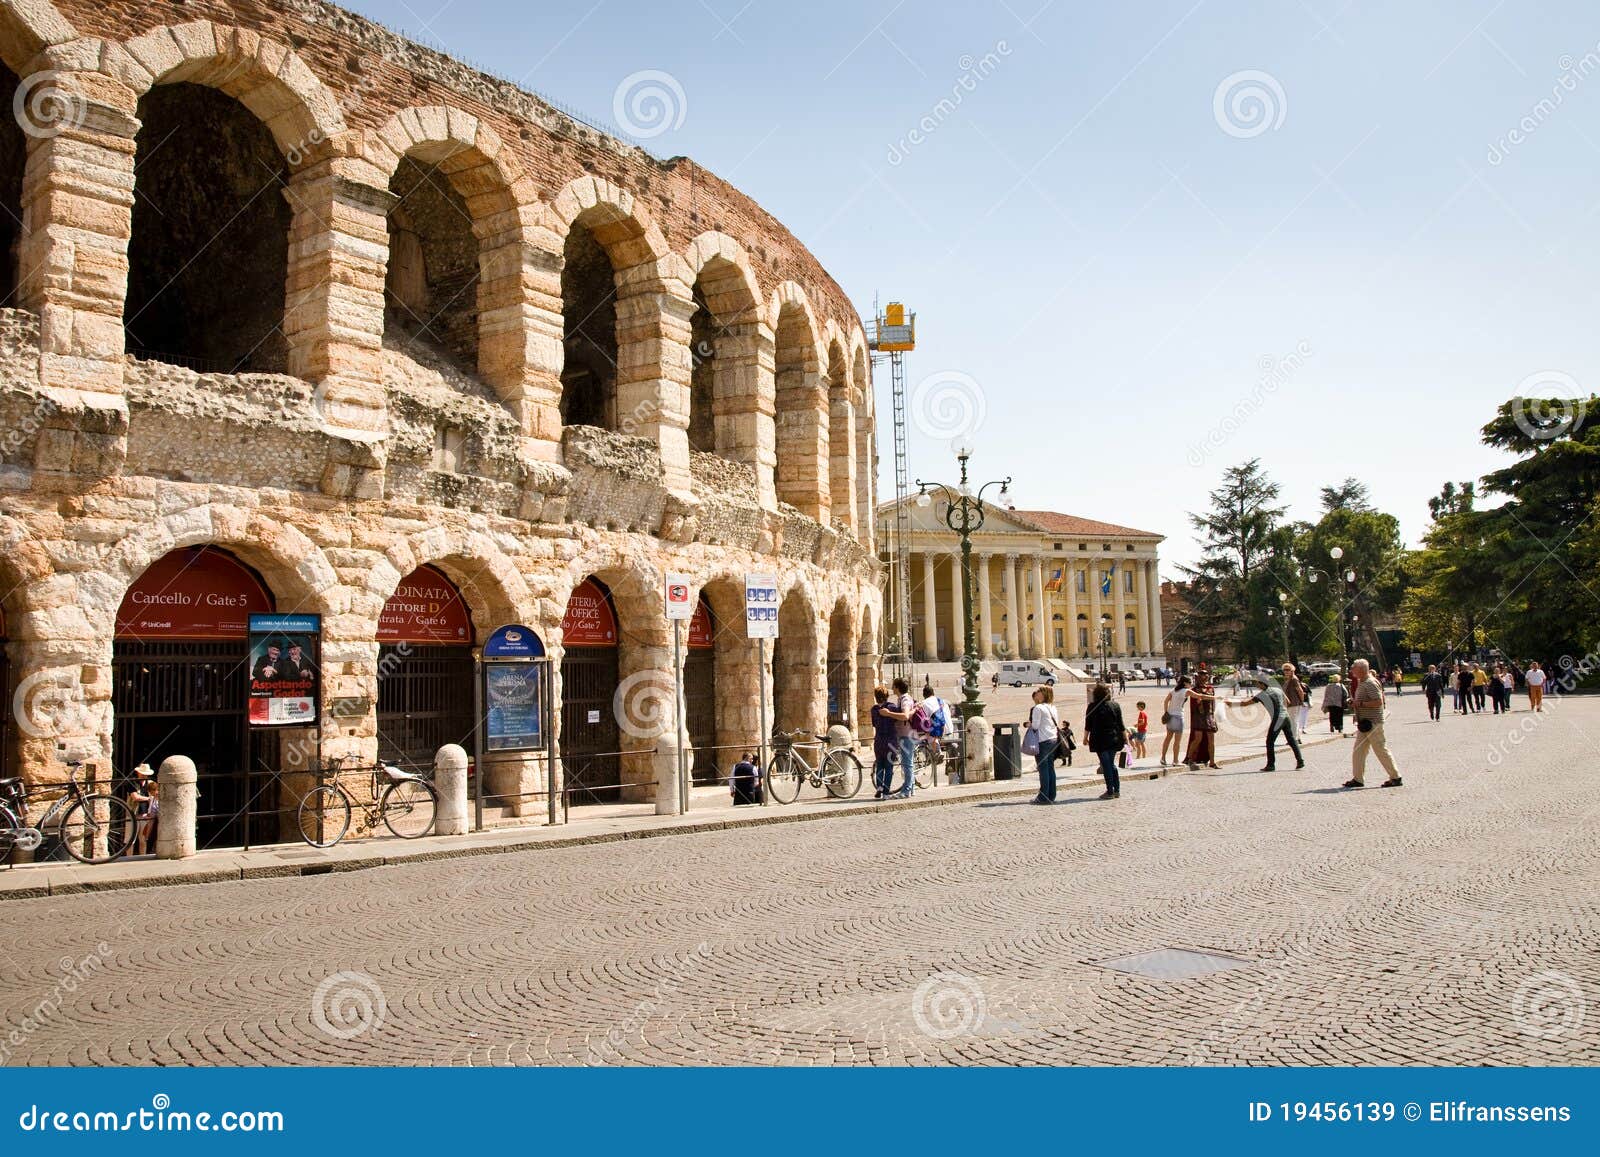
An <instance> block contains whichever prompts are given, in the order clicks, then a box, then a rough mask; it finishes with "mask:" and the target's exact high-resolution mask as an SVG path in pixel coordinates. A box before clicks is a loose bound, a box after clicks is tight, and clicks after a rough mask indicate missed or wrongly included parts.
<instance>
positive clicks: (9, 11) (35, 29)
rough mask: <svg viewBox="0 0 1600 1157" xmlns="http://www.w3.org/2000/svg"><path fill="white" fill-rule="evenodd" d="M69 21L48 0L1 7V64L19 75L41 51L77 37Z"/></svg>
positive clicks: (6, 4) (34, 0) (12, 3)
mask: <svg viewBox="0 0 1600 1157" xmlns="http://www.w3.org/2000/svg"><path fill="white" fill-rule="evenodd" d="M77 35H78V33H77V30H76V29H74V28H73V27H72V22H71V21H69V20H68V19H67V18H66V17H65V16H63V15H61V12H60V11H59V10H58V9H57V8H56V6H55V5H54V4H52V3H50V0H30V2H29V3H22V4H19V3H15V2H14V0H13V2H10V3H4V4H0V61H3V62H4V63H5V65H6V67H7V68H9V69H11V71H12V72H15V73H19V74H20V73H21V72H23V70H24V69H25V68H26V67H27V64H28V62H29V61H30V60H32V59H33V58H34V57H35V56H37V55H38V54H39V53H40V52H42V51H43V50H44V49H46V48H49V47H51V46H52V45H56V44H62V43H65V42H66V41H69V40H73V39H75V38H76V37H77Z"/></svg>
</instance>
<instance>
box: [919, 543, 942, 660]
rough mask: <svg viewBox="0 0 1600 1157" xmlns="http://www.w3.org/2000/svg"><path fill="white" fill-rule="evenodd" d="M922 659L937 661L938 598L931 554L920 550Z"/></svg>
mask: <svg viewBox="0 0 1600 1157" xmlns="http://www.w3.org/2000/svg"><path fill="white" fill-rule="evenodd" d="M922 661H923V662H924V663H936V662H938V661H939V600H938V599H937V598H936V597H935V591H934V587H933V555H931V554H929V553H928V552H927V551H923V552H922Z"/></svg>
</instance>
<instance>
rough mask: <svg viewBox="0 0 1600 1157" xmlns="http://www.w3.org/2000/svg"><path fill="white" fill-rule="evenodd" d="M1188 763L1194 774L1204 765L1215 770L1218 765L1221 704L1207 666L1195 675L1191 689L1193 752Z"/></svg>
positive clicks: (1190, 746) (1190, 711)
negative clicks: (1218, 712)
mask: <svg viewBox="0 0 1600 1157" xmlns="http://www.w3.org/2000/svg"><path fill="white" fill-rule="evenodd" d="M1184 762H1185V763H1186V764H1188V765H1189V770H1190V771H1193V770H1194V769H1195V768H1196V767H1198V766H1199V765H1200V764H1202V763H1203V764H1205V765H1206V766H1207V767H1209V768H1212V769H1214V770H1220V768H1218V765H1217V702H1216V696H1215V694H1213V687H1212V683H1211V673H1210V672H1209V671H1207V670H1206V669H1205V668H1204V667H1201V668H1200V670H1199V671H1197V672H1196V673H1195V678H1194V686H1193V687H1191V688H1190V689H1189V750H1188V752H1187V753H1185V755H1184Z"/></svg>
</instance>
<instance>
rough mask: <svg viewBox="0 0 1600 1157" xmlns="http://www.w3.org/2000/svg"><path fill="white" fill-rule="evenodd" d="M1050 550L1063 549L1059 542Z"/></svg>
mask: <svg viewBox="0 0 1600 1157" xmlns="http://www.w3.org/2000/svg"><path fill="white" fill-rule="evenodd" d="M1050 549H1052V550H1060V549H1061V544H1060V543H1059V542H1058V543H1056V544H1055V545H1054V546H1053V547H1051V548H1050Z"/></svg>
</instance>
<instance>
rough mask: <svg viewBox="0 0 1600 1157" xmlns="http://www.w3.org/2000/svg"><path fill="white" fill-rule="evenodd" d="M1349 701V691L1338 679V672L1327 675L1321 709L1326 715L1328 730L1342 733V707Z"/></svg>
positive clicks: (1330, 732)
mask: <svg viewBox="0 0 1600 1157" xmlns="http://www.w3.org/2000/svg"><path fill="white" fill-rule="evenodd" d="M1349 702H1350V692H1349V690H1348V689H1347V688H1346V687H1345V685H1344V683H1343V682H1342V681H1340V679H1339V674H1338V672H1337V671H1336V672H1334V673H1333V674H1332V675H1329V676H1328V685H1327V686H1326V687H1324V688H1323V689H1322V710H1323V711H1324V712H1326V713H1327V716H1328V732H1329V734H1332V733H1333V732H1335V731H1337V732H1338V733H1339V734H1340V735H1343V734H1344V709H1345V705H1346V704H1347V703H1349Z"/></svg>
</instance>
